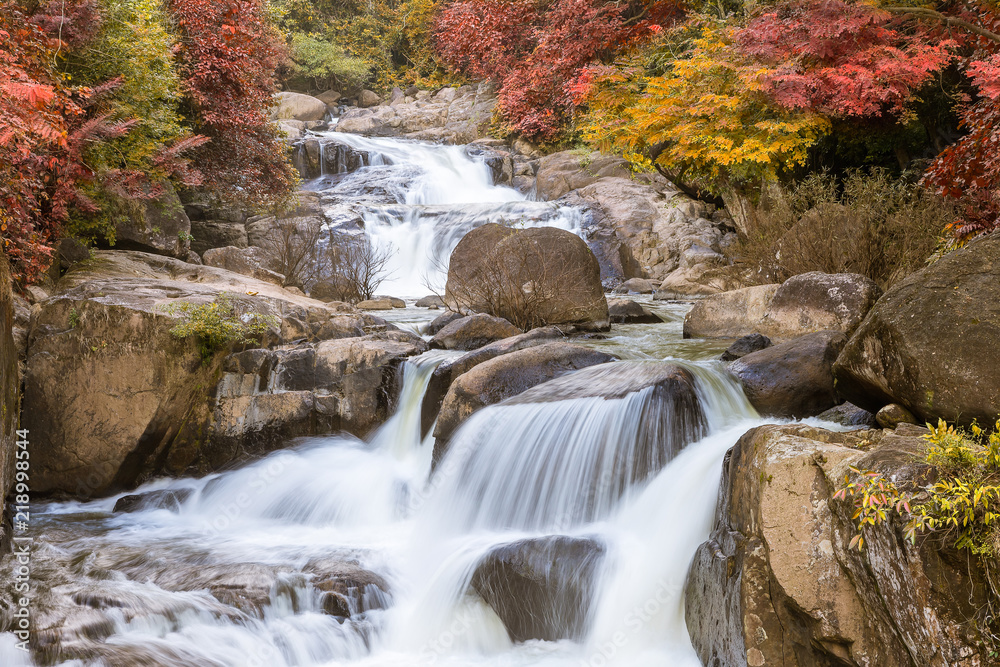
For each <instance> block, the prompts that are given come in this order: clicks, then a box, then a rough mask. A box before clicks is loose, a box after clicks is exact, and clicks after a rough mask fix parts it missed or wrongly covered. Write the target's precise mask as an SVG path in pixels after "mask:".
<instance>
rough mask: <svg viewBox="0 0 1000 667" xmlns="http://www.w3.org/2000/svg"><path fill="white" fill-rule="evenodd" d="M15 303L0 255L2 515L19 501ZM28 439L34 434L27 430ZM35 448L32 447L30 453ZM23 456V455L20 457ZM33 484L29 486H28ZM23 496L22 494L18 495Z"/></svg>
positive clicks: (4, 543)
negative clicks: (15, 476)
mask: <svg viewBox="0 0 1000 667" xmlns="http://www.w3.org/2000/svg"><path fill="white" fill-rule="evenodd" d="M16 316H17V314H16V304H15V301H14V292H13V279H12V278H11V273H10V265H9V264H8V262H7V257H6V256H2V257H0V382H2V384H0V509H2V510H3V516H5V517H9V516H12V514H11V513H10V508H9V507H7V505H6V503H7V501H8V499H9V500H10V501H12V502H13V503H14V504H26V503H21V502H20V501H19V500H18V499H17V497H16V494H15V493H14V481H15V480H14V473H15V470H14V464H15V462H16V461H17V459H18V451H22V450H20V449H19V447H18V445H17V442H18V440H20V438H18V435H17V429H18V421H19V419H18V417H19V415H20V412H21V410H20V407H21V374H20V371H19V369H18V349H19V348H18V347H17V346H16V344H15V340H14V329H15V326H16ZM29 437H31V439H32V440H34V437H33V436H31V434H29ZM34 451H35V449H34V448H32V452H31V453H34ZM22 458H23V457H22ZM32 488H33V487H32ZM21 500H23V498H22V499H21ZM12 538H13V535H12V534H11V533H10V527H9V524H8V523H7V521H2V522H0V555H4V554H7V553H8V552H9V551H10V547H11V539H12Z"/></svg>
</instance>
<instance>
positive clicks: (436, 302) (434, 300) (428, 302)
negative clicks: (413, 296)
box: [414, 294, 445, 310]
mask: <svg viewBox="0 0 1000 667" xmlns="http://www.w3.org/2000/svg"><path fill="white" fill-rule="evenodd" d="M414 305H415V306H416V307H417V308H429V309H431V310H435V309H437V308H444V307H445V305H444V299H442V298H441V297H440V296H438V295H437V294H431V295H430V296H425V297H423V298H420V299H417V302H416V303H415V304H414Z"/></svg>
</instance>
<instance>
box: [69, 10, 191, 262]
mask: <svg viewBox="0 0 1000 667" xmlns="http://www.w3.org/2000/svg"><path fill="white" fill-rule="evenodd" d="M99 7H100V14H101V24H100V25H101V28H100V31H99V32H98V33H97V34H96V35H95V37H94V38H93V39H92V40H91V41H89V42H87V43H86V45H85V46H84V47H82V48H80V49H77V50H75V51H73V52H71V53H70V54H69V55H68V57H67V59H66V61H65V66H64V69H65V74H66V76H67V77H68V78H69V79H71V80H72V81H73V82H74V83H76V84H82V85H86V86H91V87H96V86H99V85H101V84H103V83H105V82H108V81H114V80H117V81H119V84H118V86H117V87H116V88H115V89H114V90H112V91H111V92H110V93H108V94H107V95H106V96H104V97H103V98H101V99H99V100H98V101H97V103H96V104H97V107H98V112H99V113H100V114H102V115H107V116H108V118H109V120H111V121H114V122H128V121H131V122H133V123H134V126H133V127H132V129H131V130H130V131H129V132H128V133H127V134H124V135H123V136H120V137H116V138H113V139H109V140H106V141H102V142H94V143H92V144H91V145H90V146H89V147H88V148H87V150H86V152H85V159H86V161H87V164H88V165H89V166H90V167H91V168H92V169H93V170H94V171H95V172H96V173H97V175H98V179H97V180H96V181H95V182H94V183H92V184H90V185H89V186H87V187H86V188H85V192H86V194H87V195H88V196H89V197H90V198H91V199H92V200H93V201H95V202H96V203H97V205H98V206H99V208H100V212H99V213H98V214H96V215H87V216H82V215H77V216H74V217H73V219H72V220H71V223H70V225H69V228H68V231H69V232H70V233H71V234H74V235H77V236H80V237H83V238H94V237H98V236H102V237H104V238H107V239H108V240H109V241H112V242H113V240H114V225H115V223H116V222H117V221H118V220H120V219H122V218H128V217H130V216H131V215H132V214H135V213H137V212H138V213H140V214H141V204H139V203H137V201H136V198H135V197H134V195H135V193H131V192H125V191H122V190H119V189H118V187H112V188H109V187H107V186H106V185H105V183H104V179H102V178H101V176H102V175H104V174H110V173H116V172H130V173H141V174H145V175H147V177H148V178H149V180H150V181H153V182H155V181H158V180H162V179H165V178H166V177H167V176H169V174H168V173H167V172H166V171H164V170H163V169H161V167H160V165H159V164H158V158H159V157H160V156H161V155H162V153H161V151H162V149H163V147H164V146H167V145H170V144H173V143H175V142H177V141H179V140H180V139H182V138H184V137H186V136H188V135H190V133H191V132H190V129H189V128H188V127H187V126H186V125H185V124H184V122H183V120H182V118H181V115H180V112H179V109H178V106H179V103H180V77H179V76H178V73H177V70H176V67H175V63H174V55H173V46H174V44H175V43H176V41H177V37H176V35H175V34H174V33H173V30H172V27H171V22H170V20H169V17H168V16H167V14H166V12H165V11H164V10H163V6H162V4H161V3H160V2H159V0H120V1H119V0H115V1H112V0H101V2H100V5H99ZM111 180H112V181H118V182H117V183H114V185H115V186H120V185H122V183H121V182H120V181H121V179H115V178H112V179H111ZM130 195H133V196H130ZM140 198H141V197H140ZM137 208H138V209H140V210H138V211H137V210H136V209H137Z"/></svg>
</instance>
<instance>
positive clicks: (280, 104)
mask: <svg viewBox="0 0 1000 667" xmlns="http://www.w3.org/2000/svg"><path fill="white" fill-rule="evenodd" d="M326 114H327V108H326V103H325V102H323V101H322V100H318V99H316V98H315V97H310V96H309V95H303V94H302V93H289V92H283V93H275V94H274V107H272V109H271V119H272V120H279V121H280V120H298V121H310V120H323V118H325V117H326Z"/></svg>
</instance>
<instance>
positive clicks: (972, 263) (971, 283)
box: [834, 233, 1000, 424]
mask: <svg viewBox="0 0 1000 667" xmlns="http://www.w3.org/2000/svg"><path fill="white" fill-rule="evenodd" d="M998 285H1000V234H997V233H994V234H992V235H990V236H987V237H985V238H982V239H979V240H977V241H974V242H972V243H970V244H969V245H968V246H967V247H965V248H963V249H961V250H957V251H955V252H953V253H951V254H949V255H946V256H945V257H943V258H941V259H939V260H938V261H937V262H935V263H934V264H932V265H930V266H929V267H927V268H925V269H923V270H922V271H919V272H917V273H915V274H913V275H911V276H909V277H908V278H906V279H905V280H903V281H902V282H900V283H899V284H897V285H895V286H894V287H892V288H891V289H890V290H889V291H888V292H886V293H885V295H884V296H883V297H882V298H881V299H879V301H878V303H877V304H876V305H875V307H874V308H872V310H871V312H870V313H868V317H867V318H865V320H864V322H863V323H862V324H861V326H860V327H859V328H858V330H857V331H856V332H855V333H854V335H853V336H852V337H851V339H850V341H849V342H848V344H847V347H846V348H844V351H843V352H842V353H841V356H840V358H839V359H838V360H837V363H836V365H835V366H834V373H835V375H836V377H837V388H838V390H839V391H840V393H841V394H843V396H844V397H845V398H847V399H848V400H850V401H851V402H852V403H855V404H857V405H859V406H861V407H863V408H865V409H866V410H869V411H871V412H878V411H879V409H881V408H882V407H883V406H884V405H887V404H889V403H900V404H902V405H903V406H904V407H906V408H907V409H908V410H909V411H910V412H912V413H913V414H914V415H916V416H917V417H918V418H919V419H920V420H922V421H930V422H934V421H936V420H937V419H938V418H943V419H946V420H948V421H958V422H960V423H963V424H968V423H970V422H971V421H972V420H974V419H975V420H978V421H979V423H980V424H991V423H993V422H994V421H995V420H996V418H997V415H998V414H1000V363H997V362H996V360H997V359H1000V298H997V289H998Z"/></svg>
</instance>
